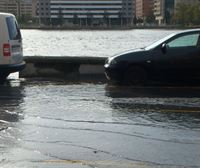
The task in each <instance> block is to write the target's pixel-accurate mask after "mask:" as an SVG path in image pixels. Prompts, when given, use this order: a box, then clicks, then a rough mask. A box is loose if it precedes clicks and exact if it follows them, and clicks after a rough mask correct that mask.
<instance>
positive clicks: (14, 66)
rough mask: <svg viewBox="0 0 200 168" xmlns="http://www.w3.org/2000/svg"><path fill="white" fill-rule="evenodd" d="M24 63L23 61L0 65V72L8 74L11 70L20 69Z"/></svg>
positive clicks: (16, 70) (23, 66)
mask: <svg viewBox="0 0 200 168" xmlns="http://www.w3.org/2000/svg"><path fill="white" fill-rule="evenodd" d="M25 66H26V63H25V61H23V62H21V63H19V64H12V65H0V74H2V73H4V74H10V73H13V72H18V71H21V70H23V69H24V68H25Z"/></svg>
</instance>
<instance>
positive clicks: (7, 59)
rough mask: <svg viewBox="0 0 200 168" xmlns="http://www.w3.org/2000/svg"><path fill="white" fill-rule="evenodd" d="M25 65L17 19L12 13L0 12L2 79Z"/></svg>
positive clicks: (0, 79) (0, 67)
mask: <svg viewBox="0 0 200 168" xmlns="http://www.w3.org/2000/svg"><path fill="white" fill-rule="evenodd" d="M24 67H25V62H24V61H23V51H22V38H21V33H20V29H19V27H18V24H17V20H16V18H15V16H14V15H12V14H9V13H0V81H2V80H5V79H6V78H7V76H8V75H9V74H10V73H13V72H18V71H21V70H22V69H23V68H24Z"/></svg>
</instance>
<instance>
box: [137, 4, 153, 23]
mask: <svg viewBox="0 0 200 168" xmlns="http://www.w3.org/2000/svg"><path fill="white" fill-rule="evenodd" d="M135 3H136V18H140V19H143V20H144V21H145V20H146V18H147V17H148V16H150V15H152V14H153V7H154V1H153V0H136V2H135Z"/></svg>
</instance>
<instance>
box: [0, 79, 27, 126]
mask: <svg viewBox="0 0 200 168" xmlns="http://www.w3.org/2000/svg"><path fill="white" fill-rule="evenodd" d="M22 102H23V87H22V86H21V85H20V82H19V81H17V80H10V81H7V82H6V83H5V84H4V85H0V127H1V123H3V124H5V123H6V124H9V123H11V122H17V121H18V120H19V119H20V116H21V114H22V111H21V109H20V104H21V103H22Z"/></svg>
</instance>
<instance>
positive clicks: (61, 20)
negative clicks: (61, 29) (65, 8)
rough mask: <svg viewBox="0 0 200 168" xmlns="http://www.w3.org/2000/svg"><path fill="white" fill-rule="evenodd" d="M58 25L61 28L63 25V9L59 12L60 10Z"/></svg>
mask: <svg viewBox="0 0 200 168" xmlns="http://www.w3.org/2000/svg"><path fill="white" fill-rule="evenodd" d="M58 24H59V25H60V26H62V25H63V13H62V9H61V8H59V10H58Z"/></svg>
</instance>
